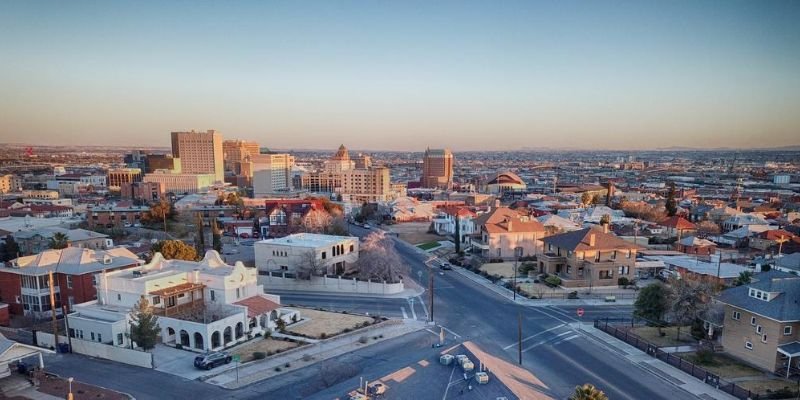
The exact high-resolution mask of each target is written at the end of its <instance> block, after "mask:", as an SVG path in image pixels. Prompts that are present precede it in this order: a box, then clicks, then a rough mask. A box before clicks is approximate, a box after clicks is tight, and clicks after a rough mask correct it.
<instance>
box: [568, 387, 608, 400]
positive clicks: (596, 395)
mask: <svg viewBox="0 0 800 400" xmlns="http://www.w3.org/2000/svg"><path fill="white" fill-rule="evenodd" d="M570 400H608V396H606V394H605V393H603V391H602V390H600V389H598V388H596V387H595V386H594V385H591V384H588V383H586V384H584V385H583V386H578V387H576V388H575V393H573V394H572V396H570Z"/></svg>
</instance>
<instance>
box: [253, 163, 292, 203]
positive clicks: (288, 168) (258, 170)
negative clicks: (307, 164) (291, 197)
mask: <svg viewBox="0 0 800 400" xmlns="http://www.w3.org/2000/svg"><path fill="white" fill-rule="evenodd" d="M250 162H251V163H252V168H253V171H252V176H253V178H252V181H253V194H254V196H255V197H264V196H269V195H273V194H277V193H282V192H288V191H290V190H292V168H293V167H294V156H292V155H291V154H286V153H270V154H257V155H254V156H252V157H251V161H250Z"/></svg>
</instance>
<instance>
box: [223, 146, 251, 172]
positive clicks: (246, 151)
mask: <svg viewBox="0 0 800 400" xmlns="http://www.w3.org/2000/svg"><path fill="white" fill-rule="evenodd" d="M259 153H260V148H259V147H258V143H256V142H251V141H247V140H239V139H236V140H226V141H224V142H222V156H223V158H224V159H225V170H226V171H232V172H234V173H237V174H238V173H239V171H237V169H239V166H238V165H237V163H243V162H246V161H249V160H250V156H253V155H256V154H259Z"/></svg>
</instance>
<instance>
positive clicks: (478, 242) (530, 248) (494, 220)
mask: <svg viewBox="0 0 800 400" xmlns="http://www.w3.org/2000/svg"><path fill="white" fill-rule="evenodd" d="M475 225H476V233H475V234H474V235H473V236H472V241H471V243H472V249H473V253H474V252H475V251H476V250H477V251H478V252H479V254H480V255H482V256H483V257H485V258H502V259H513V258H515V257H522V256H528V255H534V254H537V253H539V252H540V250H539V249H541V248H542V238H543V237H544V233H545V229H544V225H542V224H541V222H539V221H537V220H536V219H535V218H531V217H529V216H527V215H522V214H520V213H519V212H517V211H514V210H512V209H510V208H508V207H494V208H492V210H490V211H489V212H487V213H485V214H482V215H480V216H478V218H476V219H475Z"/></svg>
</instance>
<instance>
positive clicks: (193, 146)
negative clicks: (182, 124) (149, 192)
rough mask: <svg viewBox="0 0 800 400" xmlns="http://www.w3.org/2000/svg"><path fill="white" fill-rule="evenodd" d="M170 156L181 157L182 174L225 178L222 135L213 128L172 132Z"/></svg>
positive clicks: (219, 179)
mask: <svg viewBox="0 0 800 400" xmlns="http://www.w3.org/2000/svg"><path fill="white" fill-rule="evenodd" d="M172 156H173V157H175V158H180V159H181V171H182V172H183V173H184V174H210V175H214V179H216V180H217V181H218V182H222V181H224V179H225V170H224V164H223V156H222V135H221V134H220V133H219V132H217V131H215V130H208V131H206V132H195V131H193V130H192V131H190V132H172Z"/></svg>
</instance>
